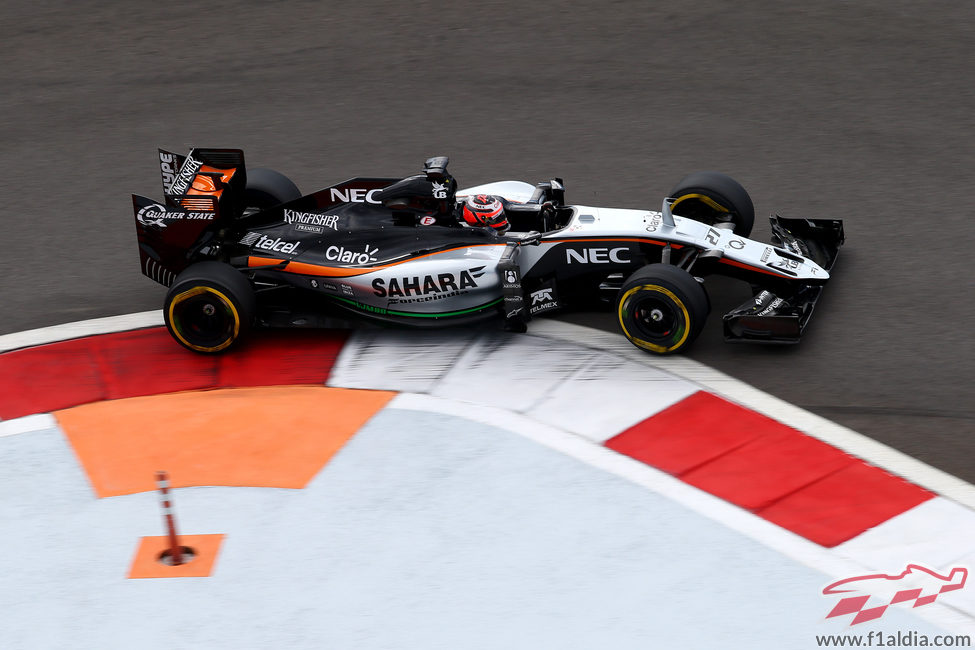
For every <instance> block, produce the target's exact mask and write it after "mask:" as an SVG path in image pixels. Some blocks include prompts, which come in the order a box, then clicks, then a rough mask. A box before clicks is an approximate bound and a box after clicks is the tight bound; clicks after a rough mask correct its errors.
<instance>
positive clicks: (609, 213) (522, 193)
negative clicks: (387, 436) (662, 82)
mask: <svg viewBox="0 0 975 650" xmlns="http://www.w3.org/2000/svg"><path fill="white" fill-rule="evenodd" d="M447 162H448V160H447V158H446V157H438V158H431V159H429V160H427V161H426V164H425V166H424V169H423V171H422V173H420V174H416V175H413V176H408V177H406V178H401V179H400V178H353V179H350V180H347V181H344V182H342V183H338V184H337V185H331V186H329V187H326V188H325V189H322V190H319V191H317V192H313V193H311V194H306V195H302V194H301V192H300V191H299V190H298V188H297V187H296V186H295V184H294V183H293V182H291V181H290V180H289V179H288V178H287V177H285V176H283V175H282V174H280V173H278V172H275V171H272V170H268V169H251V170H248V169H246V168H245V165H244V155H243V152H242V151H241V150H239V149H199V148H198V149H193V150H192V151H190V153H189V154H188V155H187V156H185V157H184V156H181V155H178V154H175V153H170V152H167V151H163V150H160V151H159V165H160V171H161V172H162V177H163V191H164V194H165V200H164V201H163V202H156V201H153V200H151V199H147V198H144V197H141V196H133V197H132V202H133V208H134V211H135V222H136V230H137V231H138V238H139V249H140V255H141V262H142V272H143V273H144V274H145V275H147V276H148V277H150V278H151V279H153V280H155V281H156V282H159V283H160V284H163V285H165V286H167V287H169V291H168V293H167V295H166V300H165V304H164V317H165V321H166V326H167V327H168V328H169V331H170V333H171V334H172V335H173V337H174V338H175V339H176V340H177V341H178V342H179V343H180V344H182V345H183V346H185V347H187V348H189V349H191V350H195V351H197V352H204V353H215V352H221V351H223V350H226V349H227V348H229V347H231V346H232V345H233V344H234V343H235V342H237V341H238V340H239V339H240V338H241V337H242V336H243V335H244V334H245V333H246V332H247V331H248V329H249V328H251V327H253V326H255V325H256V326H265V327H303V326H306V327H307V326H312V327H314V326H320V325H321V324H322V323H324V322H326V321H325V319H327V318H328V317H329V315H331V316H334V314H335V310H336V309H339V310H342V311H344V312H352V313H354V314H356V315H357V316H361V317H365V318H369V319H376V320H380V321H385V322H391V323H398V324H406V325H420V326H423V325H436V326H444V325H451V324H457V323H466V322H470V321H472V320H478V319H484V318H490V317H495V318H500V319H501V320H502V322H503V323H504V324H505V326H506V328H507V329H509V330H513V331H525V329H526V327H527V323H528V322H529V321H530V319H531V318H532V317H534V316H538V315H540V314H543V313H547V312H552V311H556V310H561V309H567V308H571V307H573V306H578V305H585V304H587V303H591V302H593V301H598V300H600V299H603V300H605V301H609V302H611V303H613V304H615V308H616V313H617V316H618V319H619V324H620V327H621V329H622V331H623V334H624V335H625V336H626V337H627V338H628V339H629V340H630V341H631V342H633V343H634V344H635V345H637V346H638V347H640V348H643V349H645V350H648V351H650V352H655V353H659V354H667V353H673V352H679V351H682V350H684V349H685V348H686V347H687V346H688V345H690V344H691V342H692V341H693V340H694V339H695V337H697V335H698V334H699V333H700V331H701V328H702V327H703V325H704V321H705V319H706V318H707V316H708V312H709V311H710V301H709V299H708V295H707V292H706V291H705V289H704V285H703V278H704V277H706V276H708V275H711V274H721V275H725V276H731V277H734V278H738V279H741V280H743V281H745V282H747V283H748V284H750V285H751V287H752V290H753V291H752V292H753V296H754V297H753V298H752V299H749V300H748V301H747V302H746V303H745V304H743V305H741V306H740V307H738V308H736V309H733V310H732V311H731V312H729V313H728V314H726V315H725V316H724V333H725V338H726V340H728V341H749V342H757V343H796V342H798V341H799V338H800V336H801V334H802V332H803V330H804V329H805V327H806V325H807V323H808V322H809V319H810V316H811V315H812V312H813V309H814V307H815V305H816V301H817V300H818V298H819V296H820V294H821V292H822V290H823V286H824V285H825V283H826V281H827V280H828V279H829V270H830V269H831V268H832V266H833V263H834V261H835V259H836V255H837V251H838V249H839V246H840V245H841V244H842V243H843V224H842V222H841V221H839V220H835V219H783V218H781V217H778V216H773V217H771V218H770V221H771V225H772V232H773V236H772V240H773V243H772V245H769V244H765V243H761V242H758V241H754V240H751V239H748V235H749V234H750V232H751V229H752V225H753V222H754V208H753V206H752V202H751V199H750V198H749V196H748V194H747V192H745V190H744V189H743V188H742V187H741V185H739V184H738V183H737V182H735V181H734V180H733V179H731V178H730V177H728V176H725V175H723V174H719V173H717V172H697V173H694V174H691V175H689V176H687V177H686V178H684V179H683V180H682V181H681V182H680V183H678V184H677V185H676V186H675V187H674V189H673V191H672V192H671V193H670V196H669V197H667V198H666V199H665V200H664V201H663V204H662V209H661V210H660V211H652V210H622V209H614V208H596V207H586V206H580V205H566V204H565V200H564V199H565V190H564V186H563V182H562V180H561V179H554V180H551V181H548V182H543V183H538V184H537V185H531V184H528V183H524V182H520V181H501V182H495V183H488V184H485V185H479V186H476V187H471V188H468V189H464V190H459V189H458V188H457V182H456V181H455V180H454V178H453V177H452V176H451V175H450V174H449V173H448V171H447Z"/></svg>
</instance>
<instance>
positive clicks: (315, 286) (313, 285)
mask: <svg viewBox="0 0 975 650" xmlns="http://www.w3.org/2000/svg"><path fill="white" fill-rule="evenodd" d="M311 288H312V289H317V288H318V280H314V279H313V280H312V281H311Z"/></svg>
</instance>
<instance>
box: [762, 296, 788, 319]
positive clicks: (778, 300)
mask: <svg viewBox="0 0 975 650" xmlns="http://www.w3.org/2000/svg"><path fill="white" fill-rule="evenodd" d="M784 304H785V301H784V300H782V299H781V298H776V299H775V300H773V301H772V302H770V303H769V305H768V307H766V308H765V309H763V310H762V311H760V312H758V314H757V315H758V316H768V315H769V314H771V313H773V312H774V311H775V310H776V309H778V308H779V307H781V306H782V305H784Z"/></svg>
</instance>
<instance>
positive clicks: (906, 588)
mask: <svg viewBox="0 0 975 650" xmlns="http://www.w3.org/2000/svg"><path fill="white" fill-rule="evenodd" d="M967 581H968V569H966V568H964V567H955V568H953V569H951V570H950V571H949V572H948V573H947V574H945V575H942V574H940V573H938V572H936V571H933V570H931V569H928V568H927V567H923V566H921V565H920V564H908V565H907V566H906V567H905V568H904V570H903V571H902V572H901V573H898V574H895V575H887V574H885V573H873V574H869V575H862V576H854V577H852V578H844V579H842V580H837V581H836V582H834V583H832V584H830V585H827V586H826V587H825V588H824V589H823V595H824V596H833V595H836V594H850V595H849V596H844V597H843V598H841V599H840V600H839V602H837V603H836V605H835V606H834V607H833V609H832V610H830V612H829V614H827V615H826V618H834V617H837V616H847V615H850V614H853V615H854V616H853V619H852V620H851V621H850V625H858V624H860V623H866V622H867V621H873V620H876V619H878V618H880V617H881V616H883V615H884V612H886V611H887V608H888V607H890V606H891V605H897V604H898V603H910V604H911V605H910V606H911V607H921V606H922V605H930V604H931V603H933V602H934V601H935V600H937V598H938V596H940V595H941V594H945V593H949V592H952V591H957V590H958V589H962V588H964V587H965V583H966V582H967ZM871 599H873V601H874V602H871ZM868 605H870V606H869V607H868Z"/></svg>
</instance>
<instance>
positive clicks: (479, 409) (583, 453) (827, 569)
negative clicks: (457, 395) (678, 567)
mask: <svg viewBox="0 0 975 650" xmlns="http://www.w3.org/2000/svg"><path fill="white" fill-rule="evenodd" d="M386 408H390V409H408V410H416V411H424V412H428V413H443V414H445V415H451V416H455V417H459V418H466V419H468V420H474V421H475V422H482V423H484V424H489V425H491V426H495V427H499V428H502V429H505V430H507V431H511V432H512V433H516V434H518V435H521V436H524V437H526V438H528V439H530V440H533V441H535V442H537V443H539V444H541V445H544V446H546V447H549V448H550V449H554V450H556V451H558V452H560V453H563V454H565V455H567V456H570V457H572V458H574V459H576V460H578V461H580V462H583V463H585V464H587V465H590V466H592V467H596V468H599V469H601V470H603V471H606V472H609V473H611V474H614V475H616V476H619V477H620V478H623V479H626V480H628V481H630V482H632V483H635V484H637V485H640V486H642V487H645V488H647V489H649V490H652V491H653V492H655V493H657V494H661V495H663V496H665V497H667V498H668V499H670V500H672V501H675V502H677V503H679V504H681V505H683V506H684V507H686V508H688V509H690V510H692V511H694V512H696V513H698V514H700V515H702V516H704V517H707V518H709V519H711V520H712V521H716V522H718V523H720V524H722V525H724V526H726V527H728V528H730V529H732V530H734V531H736V532H738V533H740V534H742V535H744V536H746V537H749V538H751V539H753V540H755V541H757V542H759V543H761V544H763V545H765V546H767V547H768V548H771V549H773V550H775V551H778V552H779V553H781V554H783V555H785V556H787V557H789V558H791V559H793V560H795V561H797V562H799V563H801V564H803V565H805V566H808V567H811V568H813V569H816V570H818V571H821V572H822V573H823V574H825V575H826V576H832V577H834V578H835V577H844V576H855V575H858V574H861V573H863V572H864V570H868V571H875V570H878V567H877V566H876V563H874V562H873V561H872V559H871V558H870V557H869V555H868V556H866V557H863V558H861V557H856V558H854V557H850V556H848V555H846V554H843V553H837V552H835V549H828V548H824V547H822V546H820V545H819V544H816V543H814V542H811V541H809V540H807V539H805V538H803V537H800V536H799V535H796V534H795V533H792V532H790V531H788V530H786V529H785V528H782V527H780V526H778V525H776V524H773V523H771V522H768V521H766V520H764V519H762V518H760V517H757V516H755V515H754V514H752V513H751V512H748V511H747V510H743V509H741V508H739V507H737V506H734V505H732V504H731V503H729V502H727V501H724V500H723V499H720V498H718V497H715V496H712V495H710V494H708V493H706V492H703V491H701V490H698V489H697V488H694V487H692V486H690V485H688V484H687V483H684V482H683V481H681V480H680V479H677V478H675V477H673V476H671V475H669V474H667V473H665V472H662V471H660V470H657V469H655V468H653V467H651V466H649V465H646V464H644V463H642V462H640V461H637V460H634V459H632V458H629V457H628V456H624V455H622V454H618V453H616V452H614V451H612V450H610V449H608V448H606V447H604V446H602V445H600V444H596V443H594V442H593V441H591V440H589V439H587V438H584V437H582V436H577V435H574V434H571V433H568V432H566V431H563V430H562V429H559V428H557V427H553V426H550V425H547V424H543V423H540V422H536V421H534V420H532V419H531V418H528V417H526V416H523V415H520V414H518V413H512V412H511V411H506V410H503V409H499V408H494V407H490V406H483V405H480V404H470V403H466V402H457V401H454V400H451V399H445V398H441V397H433V396H430V395H416V394H410V393H401V394H400V395H397V396H396V397H394V398H393V399H392V400H390V402H389V404H387V406H386ZM756 570H760V568H759V567H756ZM828 582H830V580H828V579H824V586H825V584H827V583H828ZM913 613H915V614H917V615H918V616H921V617H922V618H925V619H926V620H928V621H930V622H932V623H934V624H936V625H939V626H941V627H944V628H946V629H950V630H959V631H961V630H970V629H971V627H972V618H971V617H970V616H969V615H967V613H962V612H959V611H958V610H956V609H954V608H952V607H950V606H947V605H944V604H943V603H941V602H939V601H936V602H935V603H934V604H932V605H931V606H928V607H924V608H921V609H918V610H914V612H913Z"/></svg>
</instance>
